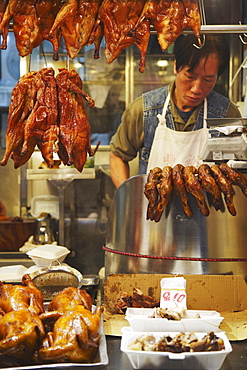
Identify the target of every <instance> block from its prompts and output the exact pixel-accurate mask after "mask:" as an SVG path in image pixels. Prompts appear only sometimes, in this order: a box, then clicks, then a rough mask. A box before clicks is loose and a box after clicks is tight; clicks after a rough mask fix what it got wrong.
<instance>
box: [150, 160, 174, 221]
mask: <svg viewBox="0 0 247 370" xmlns="http://www.w3.org/2000/svg"><path fill="white" fill-rule="evenodd" d="M157 190H158V193H159V201H158V204H157V206H156V212H155V216H154V221H155V222H159V221H160V218H161V216H162V213H163V211H164V209H165V207H166V206H167V204H168V202H169V199H170V196H171V192H172V167H171V166H165V167H164V168H163V170H162V172H161V175H160V178H159V181H158V184H157Z"/></svg>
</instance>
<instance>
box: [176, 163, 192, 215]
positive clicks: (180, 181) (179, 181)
mask: <svg viewBox="0 0 247 370" xmlns="http://www.w3.org/2000/svg"><path fill="white" fill-rule="evenodd" d="M183 170H184V166H183V165H182V164H177V165H176V166H174V167H173V169H172V181H173V186H174V189H175V191H176V194H177V196H178V197H179V199H180V200H181V202H182V207H183V210H184V213H185V214H186V216H188V217H191V216H192V210H191V208H190V205H189V200H188V195H187V191H186V188H185V182H184V178H183Z"/></svg>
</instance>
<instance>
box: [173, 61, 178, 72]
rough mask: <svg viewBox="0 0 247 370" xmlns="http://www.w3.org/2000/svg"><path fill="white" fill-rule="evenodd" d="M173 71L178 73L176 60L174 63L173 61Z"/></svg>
mask: <svg viewBox="0 0 247 370" xmlns="http://www.w3.org/2000/svg"><path fill="white" fill-rule="evenodd" d="M173 73H174V75H175V76H176V75H177V69H176V60H174V63H173Z"/></svg>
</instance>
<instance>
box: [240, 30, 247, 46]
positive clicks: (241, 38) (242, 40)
mask: <svg viewBox="0 0 247 370" xmlns="http://www.w3.org/2000/svg"><path fill="white" fill-rule="evenodd" d="M244 36H245V37H247V34H246V33H244ZM238 37H239V38H240V40H241V42H242V44H244V45H247V41H244V39H243V36H242V35H238Z"/></svg>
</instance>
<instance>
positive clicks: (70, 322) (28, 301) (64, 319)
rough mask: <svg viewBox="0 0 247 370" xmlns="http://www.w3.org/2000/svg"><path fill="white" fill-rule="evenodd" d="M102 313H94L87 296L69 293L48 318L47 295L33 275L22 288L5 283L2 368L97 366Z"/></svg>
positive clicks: (1, 290) (0, 288)
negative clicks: (36, 283)
mask: <svg viewBox="0 0 247 370" xmlns="http://www.w3.org/2000/svg"><path fill="white" fill-rule="evenodd" d="M102 310H103V308H102V307H97V309H96V310H95V312H94V313H92V300H91V297H90V295H89V294H88V293H87V292H86V291H85V290H79V289H77V288H72V287H69V288H65V289H64V290H62V291H61V292H59V293H57V295H56V296H55V297H54V298H53V300H52V301H51V302H50V303H49V305H48V311H46V312H45V310H44V304H43V297H42V294H41V292H40V291H39V290H38V289H37V288H36V287H35V286H34V284H33V282H32V280H31V279H30V276H29V275H24V276H23V281H22V285H12V284H4V283H2V282H1V283H0V359H1V366H2V367H12V366H25V365H33V364H36V365H37V364H45V363H58V362H86V363H88V362H91V361H93V356H94V354H95V352H96V351H97V348H98V344H99V338H100V333H99V329H100V320H101V314H102Z"/></svg>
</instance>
